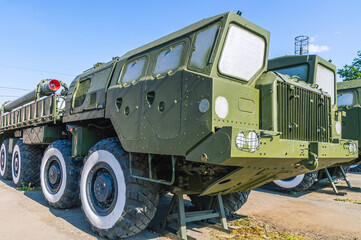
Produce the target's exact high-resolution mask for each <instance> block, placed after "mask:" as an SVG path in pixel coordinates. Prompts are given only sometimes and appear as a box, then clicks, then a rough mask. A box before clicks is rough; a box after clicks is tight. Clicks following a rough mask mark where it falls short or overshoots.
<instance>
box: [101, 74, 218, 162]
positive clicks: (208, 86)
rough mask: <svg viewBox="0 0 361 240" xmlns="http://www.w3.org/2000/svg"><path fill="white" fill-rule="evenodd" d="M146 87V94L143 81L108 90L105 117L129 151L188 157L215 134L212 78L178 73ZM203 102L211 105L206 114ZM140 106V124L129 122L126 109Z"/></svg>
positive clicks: (147, 83) (147, 84)
mask: <svg viewBox="0 0 361 240" xmlns="http://www.w3.org/2000/svg"><path fill="white" fill-rule="evenodd" d="M143 84H145V86H144V89H145V90H146V91H144V89H143V90H142V89H141V84H140V82H139V83H137V84H136V85H133V86H130V87H127V88H122V87H120V86H112V87H110V88H109V90H108V94H107V106H106V115H105V116H106V117H107V118H110V120H111V122H112V124H113V126H114V128H115V131H116V132H117V135H118V137H119V139H120V141H121V142H122V146H123V147H124V148H125V150H126V151H129V152H139V153H152V154H164V155H179V156H185V155H186V153H187V152H188V151H189V150H190V149H191V148H193V147H194V146H195V145H196V144H198V143H199V142H200V141H201V140H202V139H204V138H205V137H206V136H207V135H209V134H210V133H211V132H212V125H211V124H212V118H211V117H212V108H213V105H212V94H211V93H212V84H213V81H212V79H211V78H207V77H203V76H200V75H198V74H194V73H189V72H186V71H178V72H175V73H174V75H171V76H168V77H165V78H163V79H155V80H149V81H144V82H143ZM138 85H139V86H138ZM137 86H138V87H137ZM151 91H154V92H155V97H154V100H153V103H152V105H151V106H150V107H149V102H148V100H147V96H146V94H147V93H148V92H151ZM119 97H122V104H121V108H120V109H119V110H118V109H117V106H116V103H115V101H116V99H117V98H119ZM126 98H127V99H126ZM202 99H206V100H207V101H208V102H209V108H208V110H207V111H206V112H204V113H202V112H200V110H199V103H200V101H201V100H202ZM135 102H136V104H135ZM161 102H164V110H163V112H161V111H159V104H160V103H161ZM140 103H143V105H139V106H143V110H142V109H141V108H139V111H138V112H140V117H135V118H134V119H136V121H138V120H139V121H140V123H134V122H131V121H128V119H126V118H125V117H124V110H125V107H126V106H132V108H133V109H134V108H135V107H136V106H137V105H138V104H140ZM129 109H130V107H129ZM131 113H132V111H130V113H129V116H130V115H131ZM137 114H138V113H137ZM138 128H139V129H138ZM138 136H139V137H138Z"/></svg>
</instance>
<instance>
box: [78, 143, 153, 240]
mask: <svg viewBox="0 0 361 240" xmlns="http://www.w3.org/2000/svg"><path fill="white" fill-rule="evenodd" d="M141 160H142V159H137V158H133V160H132V161H135V162H134V163H136V164H142V161H141ZM140 169H144V171H147V170H146V167H145V166H143V168H140ZM158 190H159V186H158V184H155V183H150V182H148V181H143V180H140V179H136V178H133V177H132V176H131V175H130V171H129V155H128V153H127V152H126V151H124V149H123V148H122V146H121V145H120V142H119V140H118V139H116V138H110V139H105V140H102V141H100V142H98V143H97V144H96V145H95V146H94V147H92V148H91V149H90V150H89V153H88V155H87V157H86V158H85V159H84V167H83V170H82V174H81V179H80V198H81V202H82V209H83V212H84V213H85V216H86V218H87V220H88V222H89V223H90V225H91V228H92V230H93V231H95V232H97V233H98V234H99V235H100V236H102V237H107V238H110V239H118V238H127V237H130V236H133V235H135V234H137V233H139V232H141V231H142V230H143V229H145V228H146V227H147V226H148V224H149V222H150V221H151V220H152V218H153V217H154V214H155V212H156V206H157V204H158V200H159V194H158Z"/></svg>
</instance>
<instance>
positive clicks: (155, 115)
mask: <svg viewBox="0 0 361 240" xmlns="http://www.w3.org/2000/svg"><path fill="white" fill-rule="evenodd" d="M213 26H217V28H218V31H217V35H216V38H215V41H214V45H213V46H211V48H210V52H209V56H207V62H206V66H205V67H204V68H203V69H200V68H197V67H194V66H192V65H191V64H190V59H191V57H192V54H193V51H195V42H196V38H197V35H198V33H200V32H202V31H204V30H205V29H208V28H210V27H213ZM230 26H238V27H240V28H242V29H243V30H246V31H248V32H251V33H252V34H255V35H256V36H258V38H260V39H262V41H264V45H265V49H264V52H263V62H262V63H261V65H260V66H259V69H256V70H255V73H254V74H253V75H252V76H251V77H250V78H249V79H248V80H247V79H242V78H236V77H231V76H228V75H225V74H223V73H222V72H221V71H220V67H219V62H220V59H221V56H222V53H223V49H224V44H225V42H226V39H227V34H228V31H229V28H230ZM269 42H270V33H269V32H268V31H267V30H264V29H263V28H261V27H259V26H257V25H255V24H253V23H251V22H249V21H247V20H246V19H244V18H242V17H240V16H239V15H237V14H235V13H232V12H229V13H224V14H221V15H218V16H215V17H211V18H208V19H204V20H202V21H200V22H197V23H195V24H193V25H190V26H188V27H186V28H184V29H181V30H179V31H177V32H175V33H172V34H170V35H168V36H165V37H163V38H161V39H159V40H156V41H154V42H152V43H149V44H147V45H144V46H142V47H140V48H137V49H135V50H133V51H130V52H128V53H126V54H125V55H124V56H122V57H120V58H116V59H114V60H112V61H111V62H109V63H106V64H104V65H101V66H99V67H97V68H93V69H91V70H89V71H86V72H84V73H82V74H80V75H78V76H77V77H76V78H75V79H74V81H73V82H72V83H71V85H70V86H69V90H68V92H67V94H66V95H64V96H62V97H65V109H64V111H58V110H59V109H57V107H56V104H54V103H55V100H56V98H57V97H59V96H56V95H53V96H51V97H52V100H49V101H50V102H49V103H48V105H46V104H45V105H46V106H51V107H50V109H52V111H53V112H51V113H50V114H48V115H44V114H40V119H30V121H29V119H24V118H20V121H15V122H14V119H19V118H17V116H23V115H22V112H21V111H22V110H14V111H12V112H10V113H7V114H2V115H1V121H2V125H1V126H0V131H2V132H5V133H9V134H10V135H11V134H13V131H14V130H15V129H23V131H26V134H28V135H29V134H30V136H31V133H28V131H30V132H31V130H26V128H29V127H30V128H29V129H34V127H38V126H43V125H50V124H55V126H60V127H61V129H66V128H67V129H68V133H67V136H66V135H65V134H64V135H63V137H64V138H69V139H72V143H73V145H72V146H73V147H72V154H73V157H74V158H77V159H80V160H81V159H82V158H83V157H84V156H85V155H86V154H87V153H88V150H89V149H90V148H91V147H92V146H93V145H94V144H96V142H97V141H99V140H101V139H104V138H107V137H118V138H119V140H120V142H121V144H122V147H123V148H124V149H125V150H126V151H127V152H129V153H131V155H132V156H137V157H139V156H148V157H144V161H146V162H147V161H149V159H152V160H151V161H149V162H151V164H152V165H154V166H157V167H158V168H159V169H162V168H161V167H162V166H159V165H157V164H158V163H163V162H162V160H163V159H162V158H163V157H168V158H169V159H177V161H174V162H173V161H167V162H166V163H165V164H168V165H169V164H173V163H174V165H169V167H168V168H165V169H168V170H165V172H160V173H158V174H160V175H161V174H164V175H165V176H166V175H167V174H168V175H170V176H175V179H174V186H175V187H178V188H180V189H181V190H182V191H185V192H186V191H189V192H193V193H195V194H199V193H201V194H217V193H222V194H225V193H229V192H235V191H245V190H248V189H252V188H255V187H257V186H260V185H263V184H265V183H267V182H269V181H272V180H276V179H282V178H287V177H292V176H295V175H298V174H302V173H307V172H311V171H314V170H317V169H321V168H325V167H329V166H336V165H340V164H342V165H345V164H346V165H347V164H351V163H352V162H353V160H354V159H355V158H356V157H357V154H353V155H350V153H349V149H348V146H349V144H350V143H351V142H352V141H347V140H343V139H341V138H340V136H337V135H336V134H335V124H336V122H337V121H338V122H340V121H341V116H340V114H339V113H338V112H337V111H336V110H337V109H336V107H335V105H334V106H330V104H329V102H330V96H328V95H327V94H325V93H323V92H322V91H321V90H320V89H317V88H316V87H315V86H313V83H314V82H312V81H313V80H314V79H315V76H316V75H315V74H316V72H315V66H316V65H317V64H318V63H321V64H322V65H324V66H326V67H328V68H330V69H331V70H333V71H335V70H336V69H335V67H334V66H333V65H332V64H330V63H328V62H327V61H325V60H323V59H321V58H320V57H318V56H307V57H306V56H301V57H299V56H298V57H297V56H296V57H284V58H279V59H276V60H271V61H268V48H269ZM179 44H181V45H182V52H181V54H180V55H179V58H180V61H179V63H178V65H177V66H176V67H174V68H173V69H171V70H169V71H167V72H164V73H160V74H154V70H155V67H156V64H157V59H158V56H159V54H160V53H162V52H164V51H172V49H175V48H176V47H177V46H178V45H179ZM139 59H144V61H145V62H144V68H143V69H142V72H141V73H140V77H139V78H138V79H136V80H134V81H132V82H124V81H123V79H124V74H125V71H126V69H127V67H128V66H129V63H130V62H135V61H137V60H139ZM290 64H291V65H292V64H293V65H297V64H308V70H307V71H308V72H307V74H306V76H307V77H306V78H305V79H301V80H303V81H304V82H302V81H300V80H299V79H298V78H294V77H293V78H292V77H290V76H286V75H281V74H278V73H277V72H276V69H277V68H281V67H283V66H288V65H290ZM267 68H269V70H267ZM307 94H308V95H312V99H311V100H312V101H310V100H306V96H307ZM218 97H223V98H224V99H226V100H227V104H228V110H229V111H228V114H227V116H225V117H224V118H221V117H219V116H218V115H217V114H216V112H215V107H216V106H215V105H216V104H215V103H216V99H217V98H218ZM280 99H282V101H283V102H282V103H284V105H280V103H281V102H280ZM40 101H42V100H39V101H38V102H35V103H32V104H30V105H28V106H23V107H21V108H20V109H25V110H24V112H29V113H31V114H33V113H34V111H35V109H34V111H33V110H31V109H30V108H32V106H33V105H34V108H35V105H36V104H40V103H39V102H40ZM313 102H314V103H315V104H316V105H317V106H314V105H315V104H313ZM201 103H202V104H203V105H202V106H200V104H201ZM302 104H303V105H302ZM29 106H30V107H29ZM285 106H287V107H285ZM300 106H304V107H305V109H304V110H303V112H302V111H299V110H298V108H299V107H300ZM318 106H322V108H319V107H318ZM26 108H29V109H26ZM38 109H39V108H38ZM310 112H315V115H310ZM317 114H318V115H317ZM303 115H304V116H305V117H306V118H307V121H304V122H302V123H301V120H302V118H301V117H303ZM24 116H25V115H24ZM308 117H309V118H308ZM314 119H318V121H319V122H318V123H314ZM302 124H303V125H302ZM295 126H297V127H298V128H297V127H295ZM281 129H283V130H282V131H281ZM322 129H324V130H322ZM322 131H324V133H323V132H322ZM240 132H243V133H244V134H245V136H247V135H248V134H249V133H250V132H255V133H256V134H257V136H258V137H259V146H258V148H257V149H255V150H254V151H251V150H249V148H247V147H243V148H241V149H239V148H238V147H237V145H236V138H237V134H239V133H240ZM306 133H307V134H308V133H309V134H311V135H312V134H313V135H312V136H313V137H309V136H308V135H307V134H306ZM50 135H51V134H50ZM53 137H54V136H53ZM43 139H44V138H43ZM314 139H318V140H317V141H315V140H314ZM43 141H44V142H45V140H43ZM29 142H30V143H33V142H31V141H29ZM38 142H40V141H38ZM150 156H151V158H150ZM208 168H209V169H208ZM208 170H210V171H208ZM209 172H214V174H213V175H211V174H210V175H207V174H208V173H209ZM153 176H155V175H154V173H153V170H152V169H150V171H149V177H148V179H149V180H152V181H158V180H159V179H161V178H162V177H158V178H155V177H153ZM170 182H171V183H173V180H172V181H170ZM168 183H169V182H168Z"/></svg>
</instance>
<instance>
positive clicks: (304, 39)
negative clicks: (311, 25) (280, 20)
mask: <svg viewBox="0 0 361 240" xmlns="http://www.w3.org/2000/svg"><path fill="white" fill-rule="evenodd" d="M309 43H310V40H309V37H308V36H304V35H301V36H297V37H295V55H308V45H309Z"/></svg>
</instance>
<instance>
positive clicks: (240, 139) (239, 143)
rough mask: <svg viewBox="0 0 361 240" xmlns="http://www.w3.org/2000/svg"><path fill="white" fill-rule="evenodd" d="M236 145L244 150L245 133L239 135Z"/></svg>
mask: <svg viewBox="0 0 361 240" xmlns="http://www.w3.org/2000/svg"><path fill="white" fill-rule="evenodd" d="M236 145H237V147H238V148H239V149H242V148H244V146H245V145H246V135H244V133H243V132H240V133H238V134H237V137H236Z"/></svg>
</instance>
